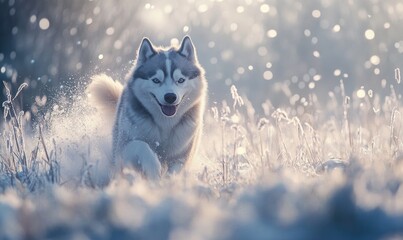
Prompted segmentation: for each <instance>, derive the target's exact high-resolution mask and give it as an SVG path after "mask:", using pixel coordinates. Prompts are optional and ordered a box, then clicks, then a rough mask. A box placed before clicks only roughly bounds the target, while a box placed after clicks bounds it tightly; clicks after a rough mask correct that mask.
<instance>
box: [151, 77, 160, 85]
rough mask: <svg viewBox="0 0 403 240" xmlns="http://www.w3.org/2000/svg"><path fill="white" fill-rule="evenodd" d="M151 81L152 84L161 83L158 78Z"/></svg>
mask: <svg viewBox="0 0 403 240" xmlns="http://www.w3.org/2000/svg"><path fill="white" fill-rule="evenodd" d="M151 81H153V83H157V84H158V83H161V81H160V80H159V79H158V78H153V79H151Z"/></svg>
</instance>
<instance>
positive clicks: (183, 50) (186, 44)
mask: <svg viewBox="0 0 403 240" xmlns="http://www.w3.org/2000/svg"><path fill="white" fill-rule="evenodd" d="M178 53H179V54H181V55H182V56H184V57H185V58H187V59H188V60H189V61H191V62H195V61H197V57H196V50H195V47H194V46H193V43H192V40H191V39H190V37H189V36H185V37H184V38H183V40H182V43H181V45H180V47H179V50H178Z"/></svg>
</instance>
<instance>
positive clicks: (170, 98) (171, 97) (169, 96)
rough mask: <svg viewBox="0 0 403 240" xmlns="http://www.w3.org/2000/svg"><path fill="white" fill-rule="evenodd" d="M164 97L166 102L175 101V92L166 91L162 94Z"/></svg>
mask: <svg viewBox="0 0 403 240" xmlns="http://www.w3.org/2000/svg"><path fill="white" fill-rule="evenodd" d="M164 99H165V101H166V102H167V103H169V104H172V103H174V102H175V101H176V94H175V93H167V94H165V96H164Z"/></svg>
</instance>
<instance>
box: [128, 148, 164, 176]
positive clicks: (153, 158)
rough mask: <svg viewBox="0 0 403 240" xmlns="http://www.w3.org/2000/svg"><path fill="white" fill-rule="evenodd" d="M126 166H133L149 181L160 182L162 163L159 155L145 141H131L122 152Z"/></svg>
mask: <svg viewBox="0 0 403 240" xmlns="http://www.w3.org/2000/svg"><path fill="white" fill-rule="evenodd" d="M122 157H123V159H124V162H125V164H128V165H131V166H133V167H134V168H135V169H136V170H138V171H140V172H141V173H142V174H143V175H144V176H145V177H146V178H147V179H150V180H158V179H160V177H161V163H160V161H159V159H158V156H157V154H155V153H154V152H153V150H152V149H151V148H150V146H148V144H147V143H145V142H143V141H131V142H130V143H128V144H127V145H126V146H125V147H124V148H123V151H122Z"/></svg>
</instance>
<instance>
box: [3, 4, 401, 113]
mask: <svg viewBox="0 0 403 240" xmlns="http://www.w3.org/2000/svg"><path fill="white" fill-rule="evenodd" d="M402 26H403V2H402V1H400V0H354V1H353V0H345V1H338V0H310V1H294V0H266V1H265V0H231V1H230V0H208V1H197V0H187V1H179V0H166V1H157V0H155V1H132V0H120V1H114V0H103V1H97V0H85V1H84V0H58V1H54V0H30V1H28V0H0V80H2V81H5V82H7V83H8V84H9V86H10V87H11V89H12V91H13V93H15V92H16V90H17V89H18V86H19V85H20V84H21V83H23V82H26V83H28V84H29V87H28V88H27V90H26V91H24V94H23V96H22V97H21V98H20V100H19V101H20V102H21V106H22V107H23V109H24V110H26V111H28V110H29V111H33V112H37V111H38V109H37V106H33V103H34V102H35V101H36V102H37V104H36V105H38V102H39V105H40V104H44V103H45V102H46V106H51V105H52V103H53V102H54V101H55V99H58V98H60V96H64V97H67V99H69V98H71V97H72V96H74V95H75V94H79V93H82V91H83V90H82V89H83V87H82V86H85V84H86V83H87V82H88V80H89V77H90V76H91V75H93V74H96V73H101V72H105V73H107V74H109V75H111V76H112V77H114V78H115V79H119V80H121V81H123V79H124V77H125V75H126V74H127V72H128V70H129V68H130V66H131V64H132V61H133V60H134V58H135V53H136V49H137V47H138V45H139V44H140V41H141V39H142V38H143V37H145V36H146V37H149V38H150V39H151V41H152V42H153V43H154V44H155V45H163V46H167V45H170V44H171V43H175V42H178V41H180V40H181V39H182V38H183V36H185V35H190V36H191V37H192V39H193V41H194V44H195V45H196V48H197V51H198V56H199V61H200V62H201V64H202V65H203V66H204V68H205V69H206V73H207V79H208V81H209V99H210V102H211V103H213V102H221V101H222V100H225V99H227V100H228V99H230V98H231V95H230V90H229V87H230V86H231V85H232V84H234V85H235V86H236V87H237V88H238V92H239V94H240V95H241V96H246V97H247V98H248V99H249V100H250V101H251V102H252V103H253V105H254V106H255V108H256V110H257V112H259V111H262V109H261V104H262V103H263V102H264V101H266V100H270V101H271V102H272V104H273V105H274V106H275V107H278V106H282V105H290V104H291V105H302V106H303V105H304V104H306V101H307V100H308V99H309V97H308V96H309V95H310V94H312V93H314V94H316V95H317V96H318V98H319V100H320V101H324V102H326V100H327V98H328V94H329V91H334V92H339V91H340V80H341V79H343V81H344V84H345V87H346V92H347V94H349V95H354V94H356V93H357V92H356V91H357V90H358V89H361V88H362V87H363V88H362V90H364V91H360V93H359V96H360V97H362V96H363V94H364V95H365V94H367V93H368V91H370V90H371V91H372V92H374V93H378V94H380V95H381V96H382V95H383V96H384V95H386V94H389V92H390V85H391V84H395V85H396V86H395V88H397V89H398V93H399V92H401V89H400V88H401V86H400V85H398V84H396V80H395V69H396V68H399V67H400V68H401V67H402V66H403V54H402V53H403V31H402ZM4 93H5V91H4V86H3V85H1V94H0V95H1V101H4V100H5V94H4ZM44 96H45V97H44Z"/></svg>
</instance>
